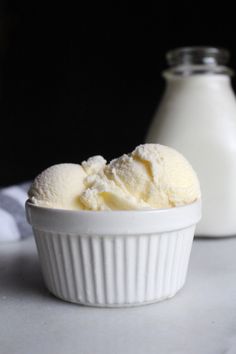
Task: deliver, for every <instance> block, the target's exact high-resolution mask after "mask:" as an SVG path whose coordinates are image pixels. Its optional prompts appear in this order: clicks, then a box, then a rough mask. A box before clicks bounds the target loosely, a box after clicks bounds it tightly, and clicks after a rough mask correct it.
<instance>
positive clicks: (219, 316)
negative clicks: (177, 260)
mask: <svg viewBox="0 0 236 354" xmlns="http://www.w3.org/2000/svg"><path fill="white" fill-rule="evenodd" d="M42 353H43V354H54V353H55V354H74V353H76V354H100V353H101V354H108V353H109V354H111V353H112V354H118V353H119V354H126V353H129V354H146V353H148V354H152V353H155V354H156V353H158V354H166V353H167V354H172V353H173V354H200V353H201V354H235V353H236V238H228V239H197V240H195V241H194V244H193V250H192V254H191V260H190V266H189V273H188V277H187V283H186V285H185V287H184V289H183V290H181V291H180V292H179V293H178V294H177V295H176V296H175V297H174V298H173V299H171V300H167V301H164V302H160V303H157V304H153V305H146V306H142V307H136V308H126V309H100V308H90V307H83V306H79V305H74V304H70V303H66V302H63V301H61V300H59V299H57V298H55V297H53V296H52V295H50V294H49V293H48V291H47V290H46V289H45V287H44V284H43V280H42V276H41V273H40V268H39V263H38V259H37V253H36V247H35V244H34V240H33V238H31V239H28V240H25V241H21V242H18V243H11V244H1V245H0V354H42Z"/></svg>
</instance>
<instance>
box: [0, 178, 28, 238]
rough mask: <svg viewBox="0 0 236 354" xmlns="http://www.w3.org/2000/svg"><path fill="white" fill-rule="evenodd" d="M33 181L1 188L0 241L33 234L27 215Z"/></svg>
mask: <svg viewBox="0 0 236 354" xmlns="http://www.w3.org/2000/svg"><path fill="white" fill-rule="evenodd" d="M30 184H31V182H26V183H22V184H20V185H16V186H11V187H7V188H1V189H0V242H7V241H17V240H21V239H24V238H26V237H29V236H32V234H33V233H32V229H31V227H30V225H29V224H28V223H27V220H26V217H25V202H26V199H27V192H28V189H29V186H30Z"/></svg>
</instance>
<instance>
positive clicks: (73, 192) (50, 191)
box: [28, 163, 86, 209]
mask: <svg viewBox="0 0 236 354" xmlns="http://www.w3.org/2000/svg"><path fill="white" fill-rule="evenodd" d="M85 177H86V173H85V171H84V169H83V168H82V167H81V166H80V165H77V164H72V163H63V164H58V165H54V166H51V167H49V168H47V169H46V170H45V171H43V172H42V173H41V174H40V175H38V176H37V177H36V178H35V180H34V182H33V184H32V186H31V188H30V190H29V193H28V194H29V197H30V199H31V201H32V202H33V203H34V204H36V205H39V206H44V207H50V208H62V209H83V208H84V207H83V205H82V204H81V202H80V200H79V195H80V194H81V193H82V191H83V190H84V178H85Z"/></svg>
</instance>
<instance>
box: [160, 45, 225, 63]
mask: <svg viewBox="0 0 236 354" xmlns="http://www.w3.org/2000/svg"><path fill="white" fill-rule="evenodd" d="M166 59H167V63H168V65H169V66H170V67H175V66H180V65H205V66H217V65H220V66H225V65H226V64H227V63H228V61H229V59H230V53H229V51H228V50H227V49H226V48H220V47H207V46H193V47H180V48H175V49H172V50H170V51H168V52H167V54H166Z"/></svg>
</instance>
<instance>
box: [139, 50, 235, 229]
mask: <svg viewBox="0 0 236 354" xmlns="http://www.w3.org/2000/svg"><path fill="white" fill-rule="evenodd" d="M228 59H229V53H228V52H227V51H226V50H224V49H218V48H210V47H190V48H179V49H176V50H173V51H171V52H169V53H168V54H167V60H168V63H169V65H170V68H169V69H168V70H166V71H165V72H164V77H165V79H166V91H165V93H164V96H163V99H162V101H161V103H160V105H159V108H158V110H157V112H156V114H155V116H154V119H153V122H152V124H151V126H150V129H149V131H148V135H147V139H146V140H147V142H153V143H160V144H164V145H169V146H171V147H173V148H175V149H177V150H178V151H179V152H181V153H182V154H183V155H184V156H185V157H186V158H187V159H188V160H189V161H190V163H191V164H192V166H193V168H194V169H195V170H196V172H197V174H198V177H199V179H200V184H201V190H202V203H203V217H202V221H201V222H200V223H199V226H198V228H197V230H196V234H197V235H199V236H230V235H236V99H235V95H234V93H233V90H232V87H231V82H230V77H231V75H232V71H231V70H230V69H229V68H228V67H226V66H225V65H226V64H227V62H228Z"/></svg>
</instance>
